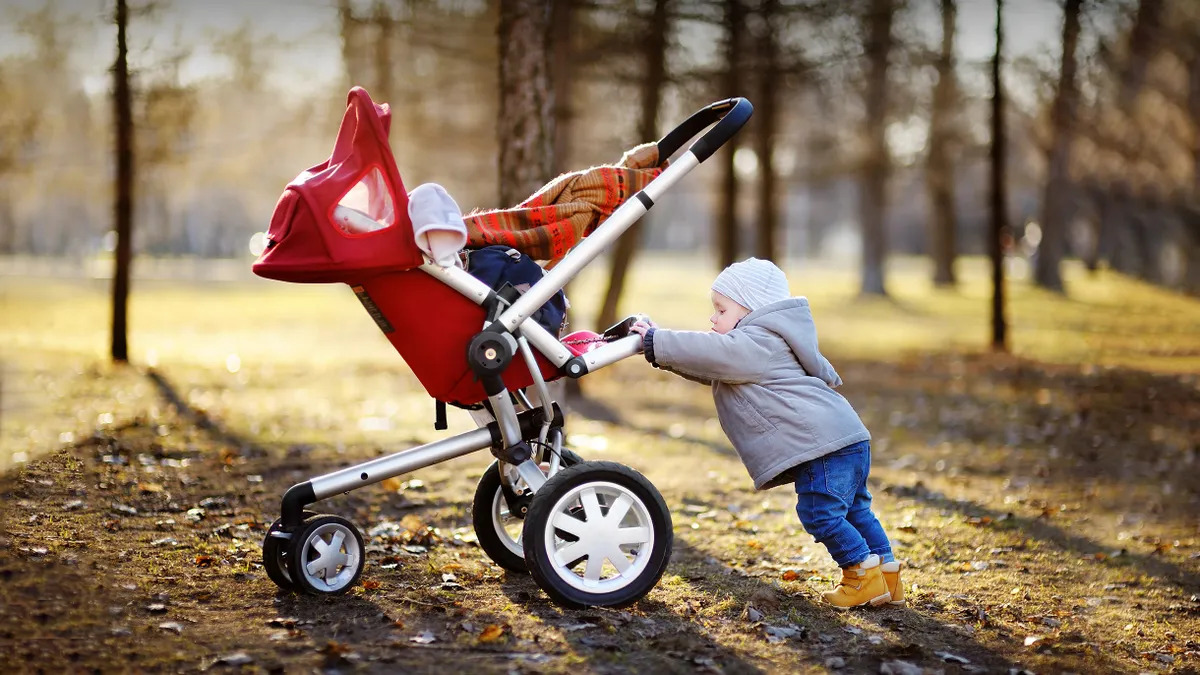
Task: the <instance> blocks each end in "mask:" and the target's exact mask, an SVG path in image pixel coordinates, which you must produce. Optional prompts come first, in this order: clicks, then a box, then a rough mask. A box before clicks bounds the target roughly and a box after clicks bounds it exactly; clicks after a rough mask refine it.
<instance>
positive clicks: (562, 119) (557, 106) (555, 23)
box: [550, 2, 577, 176]
mask: <svg viewBox="0 0 1200 675" xmlns="http://www.w3.org/2000/svg"><path fill="white" fill-rule="evenodd" d="M552 11H553V14H552V15H551V16H550V25H551V30H552V36H551V39H552V40H553V41H554V42H553V45H552V46H551V51H552V53H553V55H554V56H553V60H552V61H551V64H550V67H551V73H550V79H551V81H552V82H553V87H554V164H553V167H552V168H553V174H554V175H555V176H557V175H559V174H562V173H565V172H566V171H567V166H568V165H567V162H568V161H570V154H571V126H572V124H573V123H574V121H575V110H574V108H573V107H572V106H571V101H572V96H571V89H572V86H571V85H572V84H574V82H575V77H576V69H575V68H574V65H575V53H574V51H573V50H572V45H571V35H572V33H573V32H574V28H575V12H576V11H577V9H576V6H575V3H573V2H556V3H554V8H553V10H552Z"/></svg>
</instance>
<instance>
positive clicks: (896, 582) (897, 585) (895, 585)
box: [879, 560, 904, 605]
mask: <svg viewBox="0 0 1200 675" xmlns="http://www.w3.org/2000/svg"><path fill="white" fill-rule="evenodd" d="M879 567H880V569H882V570H883V581H884V583H886V584H887V589H888V593H891V594H892V600H891V603H892V604H893V605H903V604H904V584H903V583H902V582H901V581H900V561H899V560H893V561H892V562H886V563H883V564H882V565H880V566H879Z"/></svg>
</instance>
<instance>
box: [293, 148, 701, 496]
mask: <svg viewBox="0 0 1200 675" xmlns="http://www.w3.org/2000/svg"><path fill="white" fill-rule="evenodd" d="M699 163H700V161H699V160H698V159H697V158H696V155H694V154H693V153H692V152H691V151H686V152H684V153H682V154H681V155H680V156H679V157H678V158H676V159H675V160H674V161H673V162H671V164H670V166H668V167H667V168H666V169H664V170H663V172H662V173H661V174H659V175H658V176H657V177H656V178H655V179H654V180H652V181H650V183H648V184H647V185H646V187H645V188H644V189H643V192H644V193H645V196H648V197H649V198H650V199H651V200H655V199H657V198H658V197H659V196H661V195H662V194H663V193H665V192H666V191H667V190H668V189H670V187H671V186H672V185H674V184H675V183H676V182H678V181H679V179H681V178H683V176H684V175H686V174H687V173H688V172H689V171H691V170H692V169H694V168H695V167H696V166H698V165H699ZM646 211H647V206H646V205H645V204H643V203H642V201H641V199H628V200H626V202H625V203H624V204H622V205H621V206H620V207H619V208H617V210H616V211H615V212H613V214H612V216H610V217H609V218H608V220H606V221H604V223H602V224H601V225H600V226H599V227H597V228H596V229H595V230H594V231H593V232H592V233H591V234H590V235H588V236H587V238H585V239H584V240H583V241H581V242H580V243H579V244H578V245H577V246H575V248H573V249H572V250H571V251H570V252H568V253H567V255H566V256H564V257H563V259H562V260H561V261H560V262H559V263H558V265H556V266H555V267H554V268H553V269H551V270H550V271H549V272H547V273H546V276H544V277H542V279H540V280H539V281H538V282H537V283H535V284H533V285H532V286H531V287H530V288H529V290H527V291H526V292H525V293H524V294H523V295H522V296H521V297H520V298H518V299H517V300H516V301H515V302H513V303H512V305H511V306H509V307H508V309H506V310H505V311H504V312H502V313H501V314H500V317H499V323H500V324H501V325H502V326H504V328H505V329H506V330H508V331H509V332H510V333H512V332H517V328H518V326H519V327H520V330H519V336H520V338H519V341H518V348H519V351H520V352H521V354H522V356H523V358H524V361H525V365H526V367H527V368H528V369H529V372H530V375H532V376H533V380H534V384H535V386H536V387H537V391H538V396H539V398H540V399H541V403H542V406H543V408H544V409H545V410H546V420H547V421H546V422H545V423H544V424H543V427H542V429H541V430H540V432H539V434H538V437H539V441H541V442H542V443H545V442H546V439H547V435H548V433H549V425H550V422H549V420H551V419H552V418H553V408H552V407H551V405H550V396H549V392H548V390H547V388H546V383H545V380H544V379H543V378H542V374H541V369H540V368H538V366H537V362H536V360H535V358H534V356H533V353H532V352H531V351H530V347H531V346H532V347H533V348H534V349H537V350H538V352H540V353H541V354H542V355H544V356H545V357H546V358H547V359H549V360H550V362H551V363H553V364H554V365H555V366H557V367H559V368H562V367H564V366H565V365H566V364H567V362H569V361H570V360H571V359H572V358H573V355H572V353H571V351H570V350H569V349H567V348H566V347H565V346H564V345H563V344H562V343H560V342H559V341H558V339H557V338H555V336H553V335H551V334H550V332H549V331H547V330H546V329H545V328H542V327H541V326H540V325H539V324H538V323H537V322H536V321H533V320H532V319H530V318H529V317H530V316H531V315H532V314H533V312H535V311H537V309H538V308H539V307H541V306H542V305H543V304H545V303H546V301H548V300H549V299H550V298H551V297H552V296H553V295H554V294H555V293H557V292H558V291H560V290H561V289H562V288H563V287H565V286H566V285H567V284H568V283H569V282H570V281H571V280H572V279H574V278H575V276H576V275H577V274H578V273H579V272H580V271H581V270H582V269H583V268H584V266H586V265H587V264H588V263H590V262H591V261H592V260H594V259H596V257H598V256H599V255H600V254H601V253H603V252H604V251H605V250H607V249H608V248H609V247H610V246H611V245H612V244H613V242H615V241H616V239H617V237H620V236H621V234H622V233H624V232H625V230H627V229H629V226H630V225H632V224H633V223H634V222H635V221H637V219H638V218H640V217H641V216H642V215H644V214H645V213H646ZM420 269H421V271H423V272H425V273H426V274H429V275H430V276H432V277H434V278H436V279H438V280H439V281H441V282H442V283H444V284H446V285H447V286H450V287H451V288H453V289H454V290H456V291H458V292H459V293H461V294H462V295H463V296H464V297H466V298H467V299H469V300H471V301H472V302H474V303H476V304H479V305H482V304H483V303H484V302H486V301H487V299H488V298H489V297H491V296H492V294H493V291H492V289H491V288H489V287H488V285H487V284H485V283H483V282H482V281H480V280H479V279H476V278H475V277H473V276H471V275H470V274H469V273H468V272H466V271H465V270H462V269H459V268H457V267H442V266H441V265H437V264H434V263H431V262H427V263H425V264H424V265H421V267H420ZM640 340H641V337H640V336H637V335H630V336H627V337H624V338H621V339H620V340H616V341H614V342H610V343H608V344H605V345H603V346H601V347H598V348H597V349H593V350H592V351H590V352H587V353H585V354H584V356H583V361H584V363H585V364H586V365H587V371H588V372H589V373H590V372H594V371H596V370H599V369H601V368H604V367H607V366H610V365H612V364H614V363H616V362H617V361H621V360H622V359H626V358H629V357H630V356H633V355H635V354H637V353H638V350H639V343H640ZM488 399H489V401H490V402H491V405H492V411H493V414H494V416H495V419H496V422H497V423H498V424H499V426H500V434H501V436H502V437H503V441H504V444H505V445H506V446H512V445H515V444H517V443H519V442H521V441H522V440H523V439H522V438H521V426H520V424H519V423H518V421H517V412H516V409H515V408H514V407H513V404H512V400H511V399H510V398H509V392H508V391H507V390H506V391H504V392H501V393H499V394H496V395H495V396H490V397H488ZM554 440H555V443H554V446H555V447H556V448H559V447H561V444H562V439H561V436H559V437H556V438H555V439H554ZM491 444H492V436H491V432H490V431H488V429H487V428H486V427H480V428H479V429H476V430H474V431H469V432H466V433H463V434H459V435H457V436H453V437H451V438H447V439H444V440H440V441H435V442H433V443H427V444H425V445H421V446H418V447H416V448H410V449H408V450H401V451H400V452H396V453H393V454H390V455H386V456H384V457H379V458H377V459H373V460H371V461H369V462H364V463H362V464H357V465H355V466H350V467H346V468H345V469H341V470H339V471H334V472H333V473H328V474H325V475H323V476H317V477H316V478H313V479H311V480H310V481H309V482H310V483H311V484H312V488H313V494H314V496H315V497H316V499H317V500H321V499H325V498H326V497H329V496H332V495H335V494H339V493H342V492H348V491H350V490H354V489H357V488H360V487H365V486H367V485H372V484H374V483H378V482H380V481H383V480H386V479H388V478H392V477H394V476H398V475H400V474H404V473H408V472H410V471H416V470H417V469H422V468H425V467H427V466H432V465H434V464H437V463H439V462H444V461H446V460H449V459H454V458H456V457H461V456H463V455H467V454H470V453H472V452H477V451H479V450H483V449H485V448H488V447H490V446H491ZM535 459H536V458H533V459H529V460H526V461H525V462H522V463H520V464H518V465H517V466H516V468H517V470H518V472H519V473H520V475H521V477H522V478H523V479H524V480H525V482H526V483H528V484H529V486H530V488H532V489H533V490H534V491H535V492H536V491H537V490H538V488H540V487H541V486H542V484H544V483H545V481H546V474H544V473H543V472H542V470H541V467H539V466H538V463H537V461H535ZM551 463H552V465H556V464H557V457H556V456H555V457H552V458H551Z"/></svg>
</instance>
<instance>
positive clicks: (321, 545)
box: [312, 537, 329, 555]
mask: <svg viewBox="0 0 1200 675" xmlns="http://www.w3.org/2000/svg"><path fill="white" fill-rule="evenodd" d="M312 547H313V548H315V549H317V555H325V551H328V550H329V544H328V543H326V542H325V540H324V539H322V538H320V537H317V538H316V539H313V541H312Z"/></svg>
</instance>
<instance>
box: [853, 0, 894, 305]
mask: <svg viewBox="0 0 1200 675" xmlns="http://www.w3.org/2000/svg"><path fill="white" fill-rule="evenodd" d="M894 14H895V4H894V2H893V0H872V2H871V5H870V9H869V10H868V15H867V17H866V23H867V26H866V56H867V91H866V101H865V103H866V112H867V116H866V130H865V131H866V139H867V148H866V152H867V154H866V157H865V158H864V161H863V165H862V191H861V194H860V195H859V213H860V217H861V218H862V235H863V242H862V247H863V249H862V250H863V261H862V262H863V269H862V293H863V294H864V295H887V290H886V289H885V287H884V280H883V263H884V257H885V255H886V254H887V241H886V239H885V235H884V223H883V220H884V215H885V214H886V213H887V183H888V173H889V168H890V166H889V165H890V164H891V162H890V159H889V157H888V147H887V137H886V135H885V132H886V130H887V84H888V83H887V77H888V57H889V54H890V52H891V50H892V19H893V16H894Z"/></svg>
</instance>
